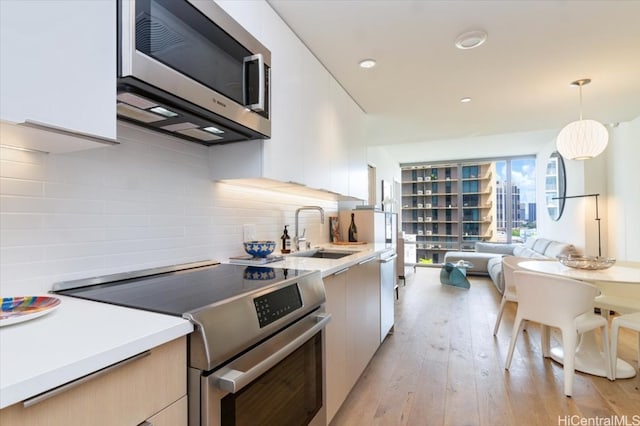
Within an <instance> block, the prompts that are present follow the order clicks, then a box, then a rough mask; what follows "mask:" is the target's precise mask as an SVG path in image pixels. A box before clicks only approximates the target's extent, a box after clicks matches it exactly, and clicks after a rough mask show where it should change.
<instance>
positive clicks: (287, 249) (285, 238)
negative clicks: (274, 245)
mask: <svg viewBox="0 0 640 426" xmlns="http://www.w3.org/2000/svg"><path fill="white" fill-rule="evenodd" d="M287 226H289V225H285V226H284V231H283V232H282V237H280V239H281V240H282V249H281V250H280V252H281V253H283V254H287V253H291V237H290V236H289V231H288V230H287Z"/></svg>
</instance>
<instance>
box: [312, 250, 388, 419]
mask: <svg viewBox="0 0 640 426" xmlns="http://www.w3.org/2000/svg"><path fill="white" fill-rule="evenodd" d="M378 268H379V265H378V262H377V261H376V258H375V257H373V258H371V259H367V260H365V261H363V262H361V263H360V264H358V265H355V266H352V267H350V268H346V269H344V270H341V271H338V272H336V273H335V274H333V275H330V276H328V277H325V278H324V286H325V291H326V294H327V301H326V303H325V309H326V311H327V312H329V313H330V314H331V322H330V323H329V325H328V326H327V334H326V346H327V347H326V377H327V379H326V386H327V420H328V421H329V422H330V421H331V419H333V417H334V416H335V414H336V412H337V411H338V410H339V409H340V406H341V405H342V403H343V402H344V400H345V399H346V397H347V395H348V394H349V392H350V391H351V389H352V388H353V386H354V385H355V383H356V382H357V381H358V378H359V377H360V375H361V374H362V372H363V371H364V369H365V368H366V366H367V364H368V363H369V361H370V360H371V358H372V357H373V355H374V354H375V352H376V350H377V349H378V347H379V346H380V279H379V272H378Z"/></svg>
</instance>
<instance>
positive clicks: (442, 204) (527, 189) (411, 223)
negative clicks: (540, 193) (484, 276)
mask: <svg viewBox="0 0 640 426" xmlns="http://www.w3.org/2000/svg"><path fill="white" fill-rule="evenodd" d="M401 169H402V210H401V223H402V228H401V229H402V231H404V233H405V235H407V238H409V240H413V239H414V240H415V248H416V262H421V263H442V261H443V259H444V255H445V253H446V252H447V251H473V250H475V243H476V242H477V241H491V242H502V243H510V242H525V241H526V240H527V239H528V238H530V237H533V236H535V235H536V233H537V230H536V219H537V217H536V214H537V213H536V161H535V158H533V157H522V158H510V159H500V160H495V161H491V160H486V161H475V162H450V163H432V164H429V163H423V164H412V165H401ZM408 261H409V262H411V261H412V260H408Z"/></svg>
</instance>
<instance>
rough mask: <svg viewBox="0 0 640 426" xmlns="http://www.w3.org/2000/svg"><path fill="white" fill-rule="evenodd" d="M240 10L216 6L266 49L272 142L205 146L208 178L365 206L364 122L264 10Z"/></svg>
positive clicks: (243, 5) (234, 5)
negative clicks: (296, 189) (277, 184)
mask: <svg viewBox="0 0 640 426" xmlns="http://www.w3.org/2000/svg"><path fill="white" fill-rule="evenodd" d="M248 3H250V6H251V7H248ZM248 3H247V2H227V1H222V2H219V4H220V5H221V6H222V7H223V8H224V9H225V10H226V11H227V12H228V13H229V14H230V15H231V16H233V17H234V19H236V20H237V21H238V22H239V23H240V24H241V25H243V26H244V27H245V28H246V29H247V31H249V32H250V33H252V34H253V35H254V36H256V37H257V38H258V39H259V40H260V41H261V42H262V43H263V44H264V45H265V46H267V47H268V48H269V50H271V53H272V57H271V60H272V78H271V94H272V96H271V98H272V104H271V120H272V135H271V139H269V140H265V141H255V142H254V143H251V142H249V143H242V144H231V145H224V146H214V147H211V148H210V157H211V167H212V178H213V179H240V178H266V179H272V180H277V181H281V182H295V183H300V184H303V185H305V186H307V187H309V188H312V189H321V190H328V191H331V192H335V193H338V194H341V195H348V196H355V197H357V198H363V199H366V185H367V178H366V166H367V165H366V145H365V139H364V138H365V132H364V125H365V119H366V115H365V114H364V112H363V111H362V110H360V108H359V107H358V106H357V105H356V104H355V102H353V100H352V99H351V98H350V97H349V95H348V94H347V93H346V92H345V91H344V90H343V88H342V87H341V86H340V85H339V84H338V83H337V82H336V81H335V79H334V78H333V77H332V76H331V74H329V72H328V71H327V70H326V69H325V68H324V66H323V65H322V64H321V63H320V62H319V61H318V60H317V59H316V57H315V56H314V55H313V54H312V53H311V52H310V51H309V50H308V49H307V48H306V47H305V46H304V45H303V44H302V42H301V41H300V40H299V39H298V38H297V37H296V35H295V34H294V33H293V32H292V31H291V30H290V29H289V27H288V26H287V25H286V24H285V23H284V22H283V21H282V20H281V19H280V17H279V16H278V15H277V14H276V13H275V12H274V11H273V10H272V9H271V7H270V6H269V5H268V3H266V2H248ZM229 158H236V159H240V160H242V161H241V164H240V166H237V165H232V162H231V161H230V160H229ZM362 170H364V171H365V173H364V174H362ZM360 178H362V179H363V181H362V182H361V183H357V184H356V183H355V181H352V180H353V179H360ZM362 187H364V188H365V190H364V191H362V190H361V188H362ZM354 188H355V191H352V190H353V189H354Z"/></svg>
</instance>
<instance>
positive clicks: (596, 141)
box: [556, 120, 609, 160]
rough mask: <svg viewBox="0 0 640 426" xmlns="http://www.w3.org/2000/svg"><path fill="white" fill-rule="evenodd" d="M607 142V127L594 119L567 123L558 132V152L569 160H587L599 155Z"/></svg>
mask: <svg viewBox="0 0 640 426" xmlns="http://www.w3.org/2000/svg"><path fill="white" fill-rule="evenodd" d="M608 142H609V132H607V128H606V127H604V125H602V123H599V122H597V121H595V120H578V121H574V122H572V123H569V124H567V125H566V126H565V127H564V129H562V130H561V131H560V133H559V134H558V138H557V140H556V145H557V148H558V152H560V154H562V156H563V157H564V158H568V159H570V160H588V159H591V158H594V157H596V156H598V155H600V154H601V153H602V152H603V151H604V150H605V148H606V147H607V143H608Z"/></svg>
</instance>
